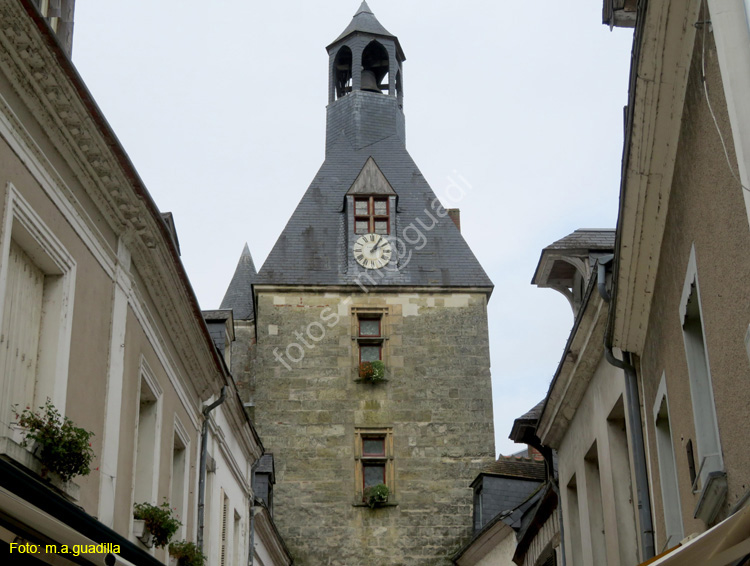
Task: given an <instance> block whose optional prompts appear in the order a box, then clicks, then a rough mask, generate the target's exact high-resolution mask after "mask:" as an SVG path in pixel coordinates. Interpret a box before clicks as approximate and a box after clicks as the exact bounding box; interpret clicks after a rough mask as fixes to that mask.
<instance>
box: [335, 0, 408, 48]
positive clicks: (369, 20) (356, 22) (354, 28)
mask: <svg viewBox="0 0 750 566" xmlns="http://www.w3.org/2000/svg"><path fill="white" fill-rule="evenodd" d="M355 32H362V33H371V34H373V35H381V36H385V37H392V38H394V39H395V37H396V36H395V35H393V34H392V33H391V32H389V31H388V30H387V29H385V28H384V27H383V25H382V24H381V23H380V22H379V21H378V19H377V18H376V17H375V14H373V13H372V10H370V7H369V6H368V5H367V2H364V1H363V2H362V5H361V6H360V7H359V10H357V13H356V14H354V17H353V18H352V21H351V23H350V24H349V25H348V26H347V28H346V29H345V30H344V31H343V32H342V33H341V35H339V36H338V37H337V38H336V39H335V40H334V41H333V43H331V45H333V44H334V43H336V42H337V41H341V40H342V39H344V38H345V37H347V36H348V35H351V34H353V33H355Z"/></svg>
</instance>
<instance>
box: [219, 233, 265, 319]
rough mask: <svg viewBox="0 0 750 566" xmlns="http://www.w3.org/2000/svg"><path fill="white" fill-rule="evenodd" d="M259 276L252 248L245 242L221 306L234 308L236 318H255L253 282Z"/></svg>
mask: <svg viewBox="0 0 750 566" xmlns="http://www.w3.org/2000/svg"><path fill="white" fill-rule="evenodd" d="M257 276H258V272H257V271H256V270H255V264H254V263H253V256H252V255H251V254H250V248H249V247H248V245H247V244H245V247H244V248H243V250H242V254H241V255H240V260H239V261H238V262H237V269H235V271H234V276H233V277H232V281H231V282H230V283H229V287H228V288H227V292H226V293H225V294H224V299H223V300H222V301H221V308H222V309H232V311H233V315H234V318H235V319H236V320H254V319H255V309H254V308H253V293H252V284H253V283H254V282H255V279H256V277H257Z"/></svg>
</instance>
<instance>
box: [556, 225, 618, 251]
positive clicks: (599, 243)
mask: <svg viewBox="0 0 750 566" xmlns="http://www.w3.org/2000/svg"><path fill="white" fill-rule="evenodd" d="M614 248H615V231H614V230H613V229H609V228H579V229H578V230H576V231H575V232H573V233H572V234H568V235H567V236H565V237H564V238H561V239H559V240H557V241H556V242H555V243H553V244H551V245H549V246H547V247H546V248H544V249H546V250H569V249H573V250H576V249H583V250H613V249H614Z"/></svg>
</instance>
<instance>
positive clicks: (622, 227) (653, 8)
mask: <svg viewBox="0 0 750 566" xmlns="http://www.w3.org/2000/svg"><path fill="white" fill-rule="evenodd" d="M645 6H646V9H645V13H644V15H643V17H642V18H640V19H639V21H638V24H637V29H636V40H635V44H634V54H635V55H634V58H633V60H632V62H631V66H632V68H631V80H630V94H629V101H628V108H629V115H628V129H627V132H626V139H625V148H624V157H623V172H622V186H621V192H620V211H619V218H618V226H617V244H616V253H617V258H618V259H617V262H616V266H617V267H616V270H617V272H616V278H615V281H616V293H615V299H614V308H615V319H614V334H613V339H614V345H615V346H617V347H619V348H620V349H622V350H626V351H630V352H635V353H641V352H642V349H643V343H644V340H645V333H646V328H647V325H648V318H649V315H650V312H651V297H652V296H653V290H654V285H655V282H656V272H657V269H658V266H659V258H660V253H661V242H662V239H663V235H664V226H665V223H666V218H667V211H668V208H669V198H670V192H671V188H672V176H673V172H674V165H675V161H676V156H677V145H678V140H679V134H680V126H681V122H682V109H683V106H684V100H685V90H686V85H687V80H688V72H689V70H690V60H691V57H692V54H693V46H694V43H695V33H696V29H695V27H694V26H693V24H694V23H695V22H696V21H697V18H698V13H699V9H700V1H699V0H652V1H650V2H648V4H645Z"/></svg>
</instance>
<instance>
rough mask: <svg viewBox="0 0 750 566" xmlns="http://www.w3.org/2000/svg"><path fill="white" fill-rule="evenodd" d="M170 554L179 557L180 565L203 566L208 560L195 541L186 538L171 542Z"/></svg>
mask: <svg viewBox="0 0 750 566" xmlns="http://www.w3.org/2000/svg"><path fill="white" fill-rule="evenodd" d="M169 554H170V556H174V557H175V558H176V559H177V564H178V565H179V566H203V565H204V564H205V562H206V557H205V556H204V554H203V553H202V552H201V551H200V550H198V547H197V546H196V545H195V543H194V542H187V541H185V540H181V541H177V542H173V543H171V544H170V545H169Z"/></svg>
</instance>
